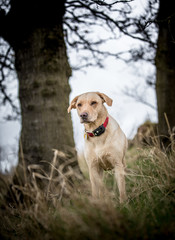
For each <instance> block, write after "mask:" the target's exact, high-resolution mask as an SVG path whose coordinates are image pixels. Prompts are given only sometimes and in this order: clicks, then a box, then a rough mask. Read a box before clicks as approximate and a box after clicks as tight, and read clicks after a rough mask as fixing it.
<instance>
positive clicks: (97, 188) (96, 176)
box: [89, 166, 104, 198]
mask: <svg viewBox="0 0 175 240" xmlns="http://www.w3.org/2000/svg"><path fill="white" fill-rule="evenodd" d="M89 177H90V181H91V188H92V196H93V197H94V198H100V197H102V196H103V194H104V186H103V169H101V168H100V167H98V166H89Z"/></svg>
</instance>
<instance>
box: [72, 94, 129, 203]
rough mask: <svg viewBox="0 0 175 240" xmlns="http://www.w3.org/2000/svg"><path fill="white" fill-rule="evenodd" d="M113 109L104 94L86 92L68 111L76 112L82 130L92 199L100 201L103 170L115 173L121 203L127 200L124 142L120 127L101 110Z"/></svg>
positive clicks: (125, 145) (109, 100)
mask: <svg viewBox="0 0 175 240" xmlns="http://www.w3.org/2000/svg"><path fill="white" fill-rule="evenodd" d="M104 103H106V104H107V105H108V106H112V99H111V98H109V97H108V96H106V95H105V94H104V93H99V92H88V93H84V94H81V95H79V96H77V97H75V98H74V99H73V100H72V101H71V104H70V106H69V108H68V113H69V112H70V111H71V109H72V108H76V109H77V112H78V115H79V117H80V122H81V123H83V124H84V127H85V149H84V154H85V159H86V162H87V165H88V168H89V176H90V181H91V186H92V196H93V197H98V198H99V197H102V196H103V193H104V188H103V170H110V169H115V177H116V180H117V184H118V189H119V194H120V202H123V201H124V200H125V199H126V191H125V176H124V174H125V173H124V169H125V161H124V156H125V152H126V148H127V139H126V136H125V134H124V133H123V132H122V130H121V128H120V126H119V124H118V123H117V122H116V120H114V119H113V118H112V117H111V116H110V115H109V114H108V112H107V109H106V108H105V106H104Z"/></svg>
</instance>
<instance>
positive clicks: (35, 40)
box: [1, 0, 74, 170]
mask: <svg viewBox="0 0 175 240" xmlns="http://www.w3.org/2000/svg"><path fill="white" fill-rule="evenodd" d="M64 4H65V1H63V0H61V1H51V2H49V1H41V0H37V1H34V0H26V1H24V0H11V9H10V12H9V13H8V15H7V16H5V20H4V23H5V24H4V29H2V28H1V31H2V32H3V34H2V35H3V37H4V39H5V40H7V41H8V42H9V43H10V45H11V46H12V47H13V49H14V51H15V67H16V71H17V75H18V79H19V98H20V104H21V116H22V131H21V146H22V151H23V156H22V158H23V159H24V161H25V165H26V167H27V166H28V165H30V164H35V163H40V161H41V160H44V161H48V162H49V161H51V160H52V158H53V152H52V149H54V148H56V149H59V150H63V151H64V150H65V146H69V147H74V141H73V131H72V124H71V118H70V115H68V114H67V107H68V105H69V93H70V87H69V84H68V79H69V77H70V75H71V69H70V66H69V63H68V59H67V54H66V47H65V43H64V37H63V28H62V24H63V15H64V11H65V9H64ZM3 30H4V31H3ZM45 166H47V167H45V170H48V166H49V164H45Z"/></svg>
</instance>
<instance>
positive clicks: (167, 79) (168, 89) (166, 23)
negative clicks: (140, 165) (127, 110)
mask: <svg viewBox="0 0 175 240" xmlns="http://www.w3.org/2000/svg"><path fill="white" fill-rule="evenodd" d="M157 23H158V26H159V35H158V41H157V52H156V70H157V74H156V76H157V77H156V93H157V104H158V118H159V133H160V134H161V135H162V138H163V139H164V140H165V141H164V142H165V143H166V142H167V138H166V137H167V136H169V134H170V132H169V130H170V131H171V132H172V130H173V131H174V133H175V129H173V128H174V127H175V111H174V108H175V94H174V93H175V7H174V5H173V2H172V1H170V0H168V1H166V3H165V1H163V0H160V7H159V12H158V17H157ZM164 114H166V116H167V119H168V122H169V125H170V129H169V130H168V124H167V122H166V119H165V115H164ZM168 142H169V141H168Z"/></svg>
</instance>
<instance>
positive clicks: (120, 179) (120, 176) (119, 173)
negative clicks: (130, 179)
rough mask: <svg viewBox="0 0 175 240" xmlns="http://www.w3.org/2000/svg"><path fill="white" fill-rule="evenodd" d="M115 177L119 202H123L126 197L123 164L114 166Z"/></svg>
mask: <svg viewBox="0 0 175 240" xmlns="http://www.w3.org/2000/svg"><path fill="white" fill-rule="evenodd" d="M115 178H116V180H117V185H118V189H119V194H120V203H123V202H124V201H125V200H126V199H127V196H126V190H125V171H124V166H123V164H121V165H117V166H116V167H115Z"/></svg>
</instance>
